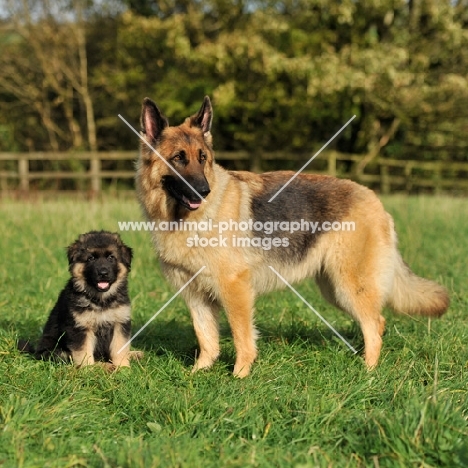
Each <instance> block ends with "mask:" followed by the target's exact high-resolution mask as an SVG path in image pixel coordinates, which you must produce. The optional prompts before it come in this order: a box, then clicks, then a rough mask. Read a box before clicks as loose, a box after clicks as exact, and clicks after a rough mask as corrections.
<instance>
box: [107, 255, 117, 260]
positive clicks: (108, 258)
mask: <svg viewBox="0 0 468 468" xmlns="http://www.w3.org/2000/svg"><path fill="white" fill-rule="evenodd" d="M107 260H109V262H113V261H115V257H114V256H113V255H109V256H108V257H107Z"/></svg>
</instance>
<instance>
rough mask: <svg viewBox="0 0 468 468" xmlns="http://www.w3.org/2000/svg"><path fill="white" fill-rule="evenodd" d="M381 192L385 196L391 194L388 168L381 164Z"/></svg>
mask: <svg viewBox="0 0 468 468" xmlns="http://www.w3.org/2000/svg"><path fill="white" fill-rule="evenodd" d="M380 191H381V193H382V194H383V195H388V194H389V193H390V178H389V177H388V166H386V165H385V164H382V163H380Z"/></svg>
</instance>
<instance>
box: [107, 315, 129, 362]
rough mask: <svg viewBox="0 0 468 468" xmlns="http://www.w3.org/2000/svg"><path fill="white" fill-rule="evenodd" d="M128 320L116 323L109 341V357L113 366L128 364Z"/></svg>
mask: <svg viewBox="0 0 468 468" xmlns="http://www.w3.org/2000/svg"><path fill="white" fill-rule="evenodd" d="M129 340H130V321H128V322H126V323H117V324H116V325H115V327H114V336H113V337H112V341H111V343H110V350H109V351H110V352H109V354H110V359H111V362H112V364H113V365H114V366H115V367H129V366H130V343H129Z"/></svg>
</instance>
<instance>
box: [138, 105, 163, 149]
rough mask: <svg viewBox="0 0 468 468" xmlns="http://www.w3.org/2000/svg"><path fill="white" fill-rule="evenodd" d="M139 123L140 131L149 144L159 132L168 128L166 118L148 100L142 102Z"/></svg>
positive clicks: (155, 138) (156, 137)
mask: <svg viewBox="0 0 468 468" xmlns="http://www.w3.org/2000/svg"><path fill="white" fill-rule="evenodd" d="M140 123H141V131H142V133H143V134H144V135H145V136H146V139H147V140H148V142H149V143H152V142H154V141H155V140H157V139H158V137H159V136H160V135H161V132H162V131H163V130H164V129H165V128H166V127H168V126H169V122H168V120H167V118H166V117H164V115H163V114H162V112H161V111H160V110H159V108H158V106H157V105H156V103H155V102H154V101H152V100H151V99H150V98H145V99H144V100H143V106H142V108H141V118H140Z"/></svg>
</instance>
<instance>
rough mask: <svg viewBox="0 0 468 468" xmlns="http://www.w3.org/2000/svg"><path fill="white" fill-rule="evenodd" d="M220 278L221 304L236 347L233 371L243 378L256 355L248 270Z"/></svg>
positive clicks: (252, 302) (253, 296) (252, 295)
mask: <svg viewBox="0 0 468 468" xmlns="http://www.w3.org/2000/svg"><path fill="white" fill-rule="evenodd" d="M220 280H222V281H223V282H222V284H221V290H222V294H223V296H222V300H223V305H224V307H225V308H226V313H227V317H228V320H229V325H230V326H231V331H232V336H233V339H234V347H235V348H236V363H235V365H234V372H233V373H234V375H235V376H236V377H239V378H243V377H246V376H247V375H249V373H250V368H251V367H252V364H253V362H254V361H255V358H256V357H257V347H256V344H255V340H256V331H255V327H254V325H253V311H254V300H255V294H254V292H253V290H252V287H251V285H250V272H249V271H248V270H246V271H244V272H243V273H241V274H238V275H235V276H231V277H230V278H220Z"/></svg>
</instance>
